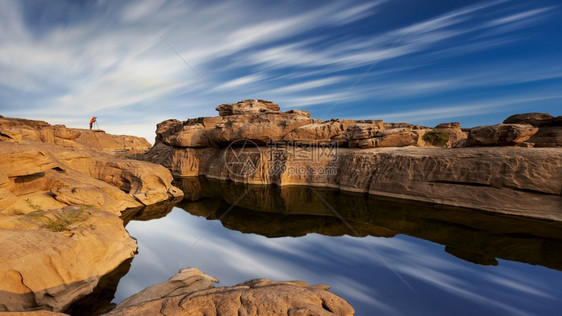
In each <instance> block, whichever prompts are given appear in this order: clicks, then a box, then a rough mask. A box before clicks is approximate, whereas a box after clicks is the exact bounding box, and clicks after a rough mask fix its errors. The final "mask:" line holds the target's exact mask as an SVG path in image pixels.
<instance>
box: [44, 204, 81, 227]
mask: <svg viewBox="0 0 562 316" xmlns="http://www.w3.org/2000/svg"><path fill="white" fill-rule="evenodd" d="M87 219H88V214H86V213H85V212H84V209H83V208H80V209H79V210H73V209H66V210H63V211H62V213H61V214H60V216H59V218H57V219H51V218H48V219H47V221H46V222H45V227H47V228H48V229H49V230H51V231H54V232H63V231H67V230H70V225H72V224H75V223H78V222H83V221H85V220H87Z"/></svg>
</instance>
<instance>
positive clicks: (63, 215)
mask: <svg viewBox="0 0 562 316" xmlns="http://www.w3.org/2000/svg"><path fill="white" fill-rule="evenodd" d="M25 202H26V203H27V205H29V207H30V208H32V209H33V211H31V212H29V213H27V214H25V215H24V216H25V218H27V219H29V220H32V221H35V222H41V223H43V225H44V227H45V228H47V229H49V230H50V231H53V232H63V231H68V230H70V228H71V226H72V225H73V224H75V223H78V222H83V221H86V220H87V219H88V217H89V214H88V213H87V212H86V210H87V209H90V208H92V206H80V208H79V209H76V208H64V209H62V210H61V212H60V214H59V215H58V217H57V218H55V219H53V218H51V217H50V216H47V212H45V211H44V210H43V209H42V208H41V207H40V206H39V205H37V204H34V203H33V201H31V199H27V200H25ZM94 210H95V209H94ZM88 227H90V228H91V229H92V230H94V229H95V226H93V224H91V225H89V226H88Z"/></svg>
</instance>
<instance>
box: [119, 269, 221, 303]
mask: <svg viewBox="0 0 562 316" xmlns="http://www.w3.org/2000/svg"><path fill="white" fill-rule="evenodd" d="M218 282H219V281H217V280H216V279H215V278H213V277H212V276H209V275H207V274H204V273H203V272H201V270H199V269H196V268H187V269H181V270H180V271H179V272H178V273H177V274H176V275H174V276H172V277H171V278H170V279H168V281H166V282H163V283H159V284H156V285H153V286H150V287H148V288H146V289H144V290H142V291H140V292H139V293H137V294H134V295H133V296H131V297H129V298H127V299H126V300H124V301H123V302H121V303H119V305H118V306H117V307H116V308H115V309H114V310H113V313H114V312H117V311H119V310H123V309H125V308H127V307H129V306H133V305H137V304H141V303H145V302H149V301H154V300H159V299H163V298H168V297H172V296H178V295H182V294H189V293H192V292H196V291H203V290H207V289H211V288H214V285H213V283H218Z"/></svg>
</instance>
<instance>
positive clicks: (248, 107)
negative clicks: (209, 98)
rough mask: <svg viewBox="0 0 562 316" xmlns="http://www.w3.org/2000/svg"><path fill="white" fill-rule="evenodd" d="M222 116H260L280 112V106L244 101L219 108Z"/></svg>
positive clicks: (269, 102)
mask: <svg viewBox="0 0 562 316" xmlns="http://www.w3.org/2000/svg"><path fill="white" fill-rule="evenodd" d="M216 110H217V111H218V112H219V115H220V116H229V115H245V114H250V113H251V114H258V113H264V112H278V111H279V105H277V104H275V103H273V102H271V101H265V100H243V101H240V102H238V103H226V104H221V105H219V106H217V108H216Z"/></svg>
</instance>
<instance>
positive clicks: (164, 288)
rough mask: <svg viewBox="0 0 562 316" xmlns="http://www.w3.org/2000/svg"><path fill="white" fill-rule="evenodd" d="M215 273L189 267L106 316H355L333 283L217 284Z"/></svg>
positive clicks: (273, 282)
mask: <svg viewBox="0 0 562 316" xmlns="http://www.w3.org/2000/svg"><path fill="white" fill-rule="evenodd" d="M213 282H217V280H215V279H214V278H213V277H211V276H208V275H206V274H204V273H202V272H201V271H200V270H198V269H194V268H191V269H183V270H181V271H180V272H179V273H178V274H176V275H175V276H173V277H172V278H170V279H169V280H168V281H166V282H164V283H161V284H157V285H154V286H151V287H149V288H147V289H145V290H143V291H141V292H139V293H137V294H135V295H133V296H132V297H130V298H129V299H127V300H125V301H123V302H122V303H121V304H119V305H118V306H117V307H116V308H115V309H114V310H113V311H111V312H109V313H107V314H105V315H108V316H109V315H115V316H117V315H122V316H126V315H139V314H141V315H326V316H329V315H334V316H335V315H341V316H347V315H353V313H354V310H353V308H352V307H351V305H349V303H347V302H346V301H345V300H343V299H342V298H341V297H339V296H337V295H335V294H332V293H330V292H328V291H327V290H328V289H329V287H328V286H325V285H314V286H311V285H308V284H306V283H305V282H301V281H286V282H275V281H271V280H267V279H256V280H251V281H246V282H243V283H240V284H238V285H235V286H229V287H219V288H215V287H214V286H213Z"/></svg>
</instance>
